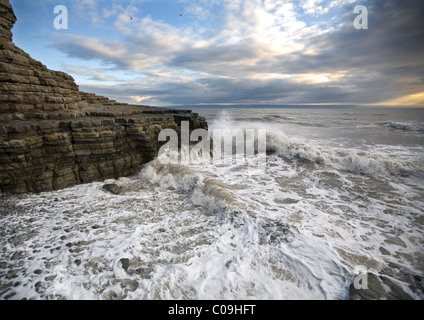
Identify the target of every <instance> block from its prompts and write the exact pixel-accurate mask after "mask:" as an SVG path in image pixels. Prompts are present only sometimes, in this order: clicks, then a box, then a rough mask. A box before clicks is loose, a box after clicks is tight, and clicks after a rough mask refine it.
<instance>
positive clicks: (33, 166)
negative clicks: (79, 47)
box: [0, 0, 207, 193]
mask: <svg viewBox="0 0 424 320" xmlns="http://www.w3.org/2000/svg"><path fill="white" fill-rule="evenodd" d="M0 13H1V17H0V192H11V193H26V192H42V191H51V190H57V189H61V188H65V187H70V186H73V185H76V184H80V183H88V182H92V181H99V180H100V181H102V180H105V179H110V178H119V177H122V176H128V175H132V174H134V173H136V172H137V170H138V169H139V167H140V165H141V164H143V163H146V162H148V161H151V160H152V159H154V157H155V156H156V155H157V153H158V150H159V147H160V145H159V143H158V134H159V132H160V131H161V130H163V129H166V128H171V129H175V130H178V129H179V128H180V123H181V121H182V120H187V121H190V128H191V129H195V128H207V123H206V121H205V119H204V118H201V117H199V116H198V115H197V114H194V113H192V112H191V111H188V110H178V111H176V110H163V109H156V108H150V107H142V106H135V105H128V104H122V103H117V102H116V101H113V100H109V99H107V98H105V97H100V96H97V95H95V94H89V93H84V92H81V91H79V88H78V85H77V84H76V83H75V81H74V79H73V78H72V77H71V76H70V75H68V74H66V73H63V72H58V71H53V70H49V69H48V68H47V67H46V66H44V65H43V64H42V63H41V62H39V61H36V60H34V59H32V58H31V57H30V56H29V55H28V54H27V53H25V52H24V51H23V50H21V49H19V48H18V47H16V46H15V45H14V43H13V42H12V32H11V30H12V27H13V25H14V23H15V21H16V17H15V15H14V13H13V9H12V7H11V5H10V4H9V1H8V0H0Z"/></svg>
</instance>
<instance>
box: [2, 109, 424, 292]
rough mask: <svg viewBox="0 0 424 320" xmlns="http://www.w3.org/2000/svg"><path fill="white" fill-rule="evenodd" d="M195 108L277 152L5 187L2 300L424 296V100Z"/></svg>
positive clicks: (212, 124) (213, 124) (214, 123)
mask: <svg viewBox="0 0 424 320" xmlns="http://www.w3.org/2000/svg"><path fill="white" fill-rule="evenodd" d="M193 111H195V112H197V113H199V114H200V115H201V116H204V117H206V119H207V121H208V124H209V132H213V130H214V129H226V128H227V129H231V130H234V129H241V130H242V132H246V130H248V129H249V130H252V129H253V130H255V131H257V132H259V130H266V160H265V162H260V161H258V162H254V161H253V162H252V161H250V162H249V161H243V155H241V157H239V161H237V158H234V159H233V158H232V161H227V162H225V163H224V162H219V161H218V162H217V161H212V162H210V163H207V164H205V163H203V164H194V163H193V164H178V163H174V164H171V163H168V164H166V163H164V161H161V159H155V160H153V161H152V162H150V163H148V164H145V165H144V166H143V167H141V168H140V171H139V172H138V174H136V175H135V176H132V177H126V178H120V179H118V180H108V181H101V182H95V183H90V184H85V185H79V186H75V187H72V188H68V189H64V190H60V191H55V192H46V193H41V194H26V195H5V194H3V195H0V299H1V300H5V299H9V300H21V299H35V300H39V299H52V300H58V299H66V300H93V299H94V300H98V299H100V300H106V299H125V300H345V299H350V298H351V297H352V293H353V292H355V293H358V292H359V294H360V293H361V290H367V289H371V290H372V291H374V293H375V292H376V291H377V293H375V294H376V296H374V297H376V298H382V299H389V298H410V299H415V300H423V299H424V285H423V284H424V283H423V277H424V109H419V108H416V109H407V108H358V107H357V108H354V107H349V108H342V107H340V108H336V107H334V108H267V107H261V108H240V107H239V108H236V107H234V108H232V107H231V106H228V107H226V108H217V107H214V108H206V107H204V108H197V109H193ZM262 132H263V131H262ZM238 150H240V149H238ZM259 156H260V155H259V153H258V154H253V155H251V157H253V158H254V157H259ZM246 158H247V157H245V160H248V159H246ZM240 159H241V160H240ZM250 160H252V159H250ZM253 160H254V159H253ZM252 163H253V164H252ZM255 163H256V165H255ZM105 184H117V185H119V186H121V187H122V190H123V191H122V192H121V193H120V194H112V193H110V192H108V191H106V190H105V189H103V186H104V185H105ZM376 279H377V280H379V281H380V282H379V284H378V288H377V287H376V288H373V286H377V284H376ZM377 282H378V281H377ZM369 287H371V288H369ZM364 292H365V291H364Z"/></svg>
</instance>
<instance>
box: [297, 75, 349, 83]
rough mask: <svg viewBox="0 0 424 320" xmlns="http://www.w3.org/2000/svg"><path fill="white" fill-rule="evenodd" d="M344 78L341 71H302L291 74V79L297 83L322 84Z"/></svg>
mask: <svg viewBox="0 0 424 320" xmlns="http://www.w3.org/2000/svg"><path fill="white" fill-rule="evenodd" d="M344 78H345V74H344V73H343V72H340V73H303V74H293V75H291V79H292V81H294V82H297V83H305V84H324V83H330V82H340V81H342V80H343V79H344Z"/></svg>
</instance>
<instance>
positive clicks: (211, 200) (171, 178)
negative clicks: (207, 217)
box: [139, 159, 243, 213]
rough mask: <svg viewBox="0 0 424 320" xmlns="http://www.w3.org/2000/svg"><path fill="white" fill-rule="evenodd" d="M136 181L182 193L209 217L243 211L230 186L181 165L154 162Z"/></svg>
mask: <svg viewBox="0 0 424 320" xmlns="http://www.w3.org/2000/svg"><path fill="white" fill-rule="evenodd" d="M139 178H141V179H143V180H147V181H149V182H150V183H153V184H156V185H158V186H160V187H162V188H166V189H171V190H176V191H179V192H184V193H186V194H188V195H189V198H190V200H191V202H192V203H193V204H194V205H197V206H201V207H203V208H205V209H206V210H208V211H209V212H211V213H215V212H223V211H227V210H230V211H231V210H237V208H242V207H243V205H242V204H241V203H239V202H238V200H237V198H236V196H235V195H234V193H233V192H232V191H231V189H232V186H229V185H227V184H225V183H223V182H222V181H220V180H218V179H216V178H214V177H211V176H208V175H207V174H205V173H202V172H200V171H196V170H194V169H191V168H189V167H187V166H184V165H179V164H166V165H164V164H162V163H161V161H160V160H159V159H156V160H154V161H152V162H150V163H148V164H146V165H145V166H144V167H143V169H142V170H141V172H140V173H139Z"/></svg>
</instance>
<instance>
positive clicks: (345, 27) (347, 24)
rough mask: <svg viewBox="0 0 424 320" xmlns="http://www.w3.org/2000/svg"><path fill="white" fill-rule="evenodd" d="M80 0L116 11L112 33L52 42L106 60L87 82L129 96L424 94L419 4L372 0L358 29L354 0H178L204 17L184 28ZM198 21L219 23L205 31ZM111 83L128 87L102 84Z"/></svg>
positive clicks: (391, 97)
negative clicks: (365, 21)
mask: <svg viewBox="0 0 424 320" xmlns="http://www.w3.org/2000/svg"><path fill="white" fill-rule="evenodd" d="M78 3H79V5H80V6H84V7H86V8H88V9H90V10H93V12H94V11H95V10H97V11H98V12H100V16H99V19H100V20H101V19H103V18H110V17H114V26H115V31H116V36H115V37H114V40H109V39H108V37H106V36H105V37H100V36H97V37H95V36H93V37H88V36H82V35H76V34H74V35H66V36H63V35H62V36H61V38H60V39H58V41H57V43H56V44H55V46H56V48H57V49H58V50H60V51H62V52H64V53H66V54H67V55H68V56H69V57H72V58H77V59H83V60H96V61H98V62H100V63H102V64H104V65H105V69H107V72H106V71H105V70H103V71H100V72H99V70H97V71H96V70H92V71H93V76H92V80H95V79H97V80H99V85H97V86H96V85H93V84H91V85H90V87H89V89H92V90H93V91H95V92H99V94H100V93H101V94H103V95H107V96H110V95H112V96H113V97H112V98H114V99H115V98H117V97H118V99H117V100H120V101H123V102H125V101H124V100H126V101H129V100H131V101H137V102H141V101H148V102H149V103H157V104H167V105H168V104H177V105H178V104H183V105H188V104H205V103H206V104H218V103H252V104H260V103H265V104H302V103H305V104H310V103H331V104H334V103H340V104H373V103H380V102H384V101H397V100H396V99H397V98H399V97H409V96H412V97H414V94H417V93H421V92H423V91H424V82H423V78H422V74H424V65H423V60H422V53H423V52H424V42H423V41H422V40H421V39H423V38H424V22H423V19H422V16H424V4H423V3H421V2H420V3H418V2H417V1H413V0H406V1H402V2H396V1H383V0H373V1H371V0H370V1H366V2H365V3H366V5H367V6H368V10H369V29H368V30H356V29H354V28H353V20H354V18H355V14H354V13H353V7H354V4H355V3H359V1H355V0H337V1H326V0H307V1H302V2H300V3H297V2H292V1H284V0H281V1H271V0H265V1H256V0H246V1H238V0H226V1H212V0H202V1H201V2H194V1H191V0H184V1H182V0H180V2H179V3H180V4H181V5H184V6H185V8H186V9H185V11H184V12H185V14H188V15H193V16H194V15H197V18H196V19H195V20H196V21H195V22H193V24H190V23H188V24H187V25H184V26H178V27H177V26H174V25H171V24H168V23H166V22H164V21H155V20H153V19H152V18H151V17H150V16H148V15H147V16H144V17H140V18H136V19H134V20H133V21H130V19H129V15H130V14H132V13H134V12H136V11H137V10H139V9H137V8H135V7H132V6H130V5H127V6H118V5H117V4H112V6H111V7H110V8H109V9H108V8H103V10H99V8H98V6H97V7H96V3H95V1H94V0H80V1H79V2H78ZM321 16H325V17H326V18H325V19H324V18H321ZM211 17H215V18H216V19H212V18H211ZM311 17H312V18H311ZM100 20H99V21H100ZM201 20H204V21H209V22H211V21H212V20H213V23H212V22H211V23H206V24H205V25H204V28H203V29H198V28H196V26H198V25H199V21H201ZM93 21H94V20H93ZM206 26H207V27H206ZM118 35H119V36H118ZM69 70H71V71H72V68H69ZM113 70H115V71H116V72H118V71H119V72H121V73H122V72H123V71H124V72H125V71H126V72H131V73H135V74H139V77H138V79H137V80H131V81H129V80H128V79H125V77H121V78H120V77H118V76H116V77H114V76H113V75H112V73H111V72H113ZM73 72H77V73H78V72H81V70H79V71H78V70H77V69H74V70H73ZM156 75H160V76H159V77H156ZM112 80H114V81H117V82H120V83H121V84H114V85H113V86H105V85H103V84H101V82H102V81H112ZM87 86H88V85H87ZM414 101H415V100H414Z"/></svg>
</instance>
